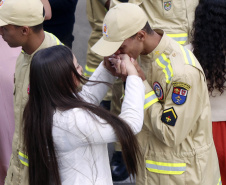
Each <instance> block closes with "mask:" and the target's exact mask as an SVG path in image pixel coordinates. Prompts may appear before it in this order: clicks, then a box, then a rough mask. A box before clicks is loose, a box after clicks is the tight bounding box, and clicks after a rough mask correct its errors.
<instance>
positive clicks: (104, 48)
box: [91, 37, 123, 57]
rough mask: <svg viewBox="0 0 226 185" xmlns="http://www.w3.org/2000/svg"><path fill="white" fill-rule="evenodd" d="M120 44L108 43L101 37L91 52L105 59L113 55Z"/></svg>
mask: <svg viewBox="0 0 226 185" xmlns="http://www.w3.org/2000/svg"><path fill="white" fill-rule="evenodd" d="M122 43H123V41H120V42H109V41H106V40H104V38H103V37H102V38H101V39H100V40H99V41H98V42H97V43H96V44H94V45H93V47H92V48H91V50H92V51H93V52H95V53H97V54H98V55H100V56H103V57H106V56H110V55H112V54H114V53H115V52H116V51H117V50H118V49H119V48H120V46H121V45H122Z"/></svg>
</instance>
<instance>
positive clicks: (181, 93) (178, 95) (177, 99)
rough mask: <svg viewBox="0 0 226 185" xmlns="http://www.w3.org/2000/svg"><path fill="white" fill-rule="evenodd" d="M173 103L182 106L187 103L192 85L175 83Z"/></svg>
mask: <svg viewBox="0 0 226 185" xmlns="http://www.w3.org/2000/svg"><path fill="white" fill-rule="evenodd" d="M172 84H173V93H172V101H173V103H175V104H176V105H182V104H184V103H185V101H186V99H187V95H188V90H189V89H190V88H191V86H190V85H188V84H186V83H183V82H173V83H172Z"/></svg>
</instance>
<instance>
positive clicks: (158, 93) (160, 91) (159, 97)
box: [153, 82, 163, 100]
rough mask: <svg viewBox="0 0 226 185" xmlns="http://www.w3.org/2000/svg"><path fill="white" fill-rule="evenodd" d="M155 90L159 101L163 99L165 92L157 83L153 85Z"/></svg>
mask: <svg viewBox="0 0 226 185" xmlns="http://www.w3.org/2000/svg"><path fill="white" fill-rule="evenodd" d="M153 90H154V91H155V94H156V96H157V97H158V99H159V100H162V99H163V90H162V87H161V85H160V84H159V83H158V82H155V83H154V84H153Z"/></svg>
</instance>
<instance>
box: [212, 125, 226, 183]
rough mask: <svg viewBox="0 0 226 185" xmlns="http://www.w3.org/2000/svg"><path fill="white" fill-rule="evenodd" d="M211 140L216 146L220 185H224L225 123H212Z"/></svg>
mask: <svg viewBox="0 0 226 185" xmlns="http://www.w3.org/2000/svg"><path fill="white" fill-rule="evenodd" d="M213 140H214V143H215V146H216V150H217V155H218V160H219V165H220V172H221V181H222V184H226V121H219V122H213Z"/></svg>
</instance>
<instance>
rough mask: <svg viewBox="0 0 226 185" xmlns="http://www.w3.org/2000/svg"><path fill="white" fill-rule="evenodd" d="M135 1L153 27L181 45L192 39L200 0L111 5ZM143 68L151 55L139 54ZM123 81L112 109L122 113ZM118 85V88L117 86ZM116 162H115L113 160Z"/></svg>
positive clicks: (115, 0) (140, 0)
mask: <svg viewBox="0 0 226 185" xmlns="http://www.w3.org/2000/svg"><path fill="white" fill-rule="evenodd" d="M122 2H124V3H126V2H128V3H133V4H136V5H139V6H140V8H142V9H143V10H144V12H145V13H146V15H147V17H148V22H149V23H150V25H151V26H152V29H161V30H163V31H164V32H165V33H166V34H167V35H168V36H169V37H171V38H173V39H174V40H176V41H177V42H178V43H179V44H181V45H186V44H188V43H190V41H191V31H192V24H193V20H194V11H195V8H196V6H197V5H198V2H199V0H192V1H191V0H111V7H114V6H115V5H116V4H119V3H122ZM138 60H139V61H142V62H141V63H140V65H141V68H142V69H143V71H144V72H145V73H148V71H146V70H147V69H148V64H149V60H150V58H149V56H148V55H141V56H139V59H138ZM120 85H121V86H122V83H120V82H119V83H117V84H114V88H113V95H112V99H113V101H112V105H111V110H112V111H113V112H115V113H118V114H119V113H120V107H121V105H120V100H119V97H121V96H122V94H121V91H117V90H116V89H119V87H120ZM115 87H116V88H115ZM115 150H116V151H121V146H120V144H119V143H118V142H117V143H116V144H115ZM113 163H114V162H113Z"/></svg>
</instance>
